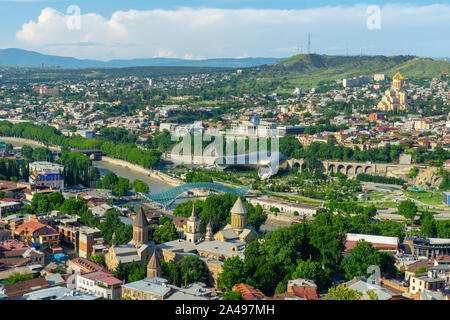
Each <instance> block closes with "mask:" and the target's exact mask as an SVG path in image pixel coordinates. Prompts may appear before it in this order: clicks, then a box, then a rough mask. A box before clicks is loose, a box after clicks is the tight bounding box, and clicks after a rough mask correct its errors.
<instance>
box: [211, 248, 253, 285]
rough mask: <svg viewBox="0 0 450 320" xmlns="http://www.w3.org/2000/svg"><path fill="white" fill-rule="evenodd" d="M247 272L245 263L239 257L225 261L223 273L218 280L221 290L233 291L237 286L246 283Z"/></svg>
mask: <svg viewBox="0 0 450 320" xmlns="http://www.w3.org/2000/svg"><path fill="white" fill-rule="evenodd" d="M246 278H247V272H246V269H245V265H244V262H243V261H242V260H241V259H240V258H239V257H238V256H236V257H233V258H228V259H226V260H225V261H224V263H223V267H222V272H221V273H220V274H219V276H218V278H217V284H218V287H219V288H225V289H227V290H231V288H232V287H233V286H234V285H235V284H239V283H243V282H245V279H246Z"/></svg>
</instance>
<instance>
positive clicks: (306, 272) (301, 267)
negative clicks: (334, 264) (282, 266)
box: [292, 260, 331, 290]
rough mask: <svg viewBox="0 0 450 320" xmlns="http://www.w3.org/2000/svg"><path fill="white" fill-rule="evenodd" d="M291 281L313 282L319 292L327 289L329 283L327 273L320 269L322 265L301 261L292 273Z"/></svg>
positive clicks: (329, 279)
mask: <svg viewBox="0 0 450 320" xmlns="http://www.w3.org/2000/svg"><path fill="white" fill-rule="evenodd" d="M292 278H293V279H297V278H303V279H310V280H313V281H314V282H315V283H316V285H317V287H318V288H319V290H322V289H325V288H328V287H329V285H330V283H331V278H330V274H329V272H327V271H326V270H325V269H323V268H322V265H321V264H320V263H317V262H313V261H309V260H308V261H301V262H300V263H299V264H298V265H297V268H296V269H295V271H294V273H293V274H292Z"/></svg>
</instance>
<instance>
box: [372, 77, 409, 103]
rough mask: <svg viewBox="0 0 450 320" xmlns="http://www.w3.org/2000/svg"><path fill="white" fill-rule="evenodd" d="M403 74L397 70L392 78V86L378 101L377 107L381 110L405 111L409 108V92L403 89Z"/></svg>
mask: <svg viewBox="0 0 450 320" xmlns="http://www.w3.org/2000/svg"><path fill="white" fill-rule="evenodd" d="M403 80H404V78H403V76H402V75H401V74H400V72H397V73H396V74H395V76H394V77H393V78H392V86H391V88H390V89H388V90H386V92H385V95H384V96H383V98H382V99H381V101H380V102H379V103H378V106H377V109H378V110H380V111H403V110H406V109H407V108H408V102H407V94H406V91H405V90H403V89H402V87H403Z"/></svg>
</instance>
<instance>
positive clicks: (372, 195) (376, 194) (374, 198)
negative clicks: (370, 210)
mask: <svg viewBox="0 0 450 320" xmlns="http://www.w3.org/2000/svg"><path fill="white" fill-rule="evenodd" d="M387 195H388V193H384V192H378V191H375V192H372V193H369V194H368V196H369V198H370V200H371V201H379V200H383V199H384V197H386V196H387Z"/></svg>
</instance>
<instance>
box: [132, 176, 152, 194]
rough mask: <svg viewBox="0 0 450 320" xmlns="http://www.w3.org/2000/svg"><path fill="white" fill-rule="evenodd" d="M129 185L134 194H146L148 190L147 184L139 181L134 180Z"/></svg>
mask: <svg viewBox="0 0 450 320" xmlns="http://www.w3.org/2000/svg"><path fill="white" fill-rule="evenodd" d="M131 185H132V187H133V189H134V191H136V192H141V193H148V192H149V190H150V189H149V187H148V184H147V183H145V182H144V181H142V180H139V179H136V180H134V181H133V183H132V184H131Z"/></svg>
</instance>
